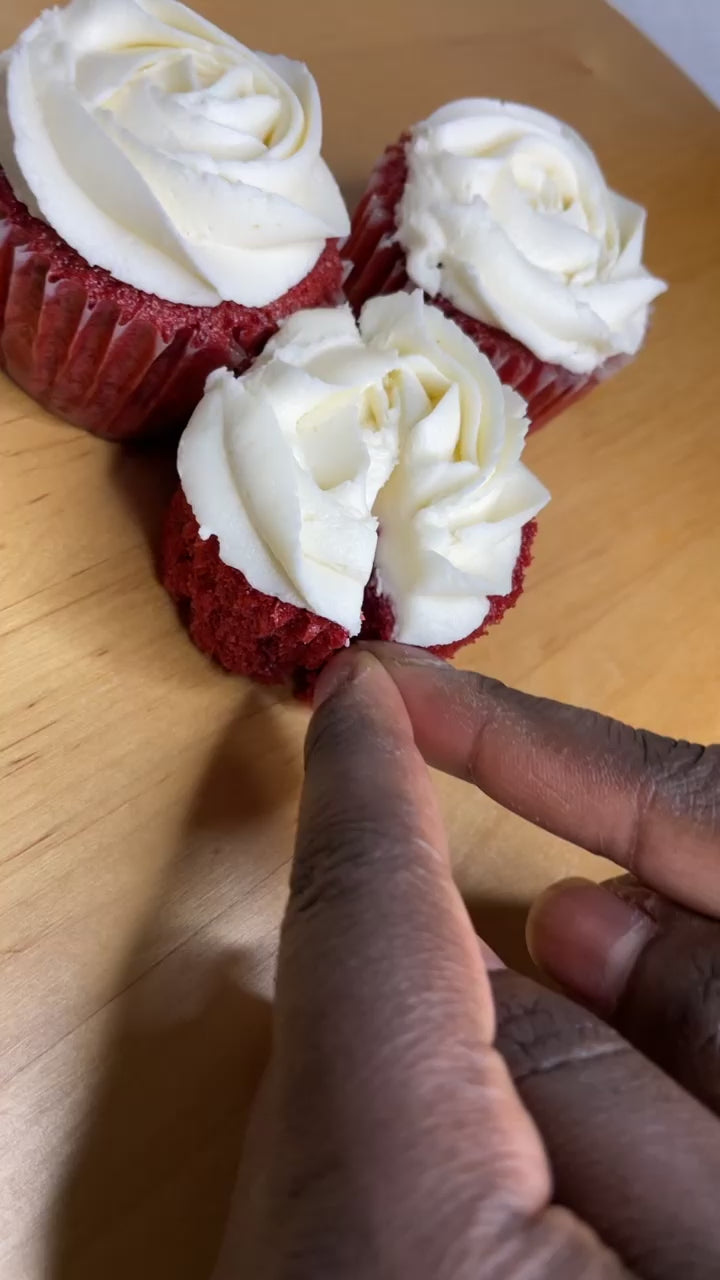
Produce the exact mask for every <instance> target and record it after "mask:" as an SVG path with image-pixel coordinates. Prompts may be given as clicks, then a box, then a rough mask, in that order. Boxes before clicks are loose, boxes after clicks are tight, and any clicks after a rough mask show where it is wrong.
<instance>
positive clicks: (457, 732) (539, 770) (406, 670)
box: [362, 644, 720, 914]
mask: <svg viewBox="0 0 720 1280" xmlns="http://www.w3.org/2000/svg"><path fill="white" fill-rule="evenodd" d="M362 647H363V649H366V650H367V651H368V652H372V653H373V654H374V655H375V656H376V657H377V658H378V660H379V661H381V662H382V663H383V665H384V666H385V668H386V670H387V671H388V673H389V674H390V675H391V676H392V678H393V680H394V681H395V683H396V685H397V687H398V689H399V690H400V692H401V694H402V697H403V701H404V704H405V706H406V708H407V712H408V715H409V716H410V719H411V721H412V724H413V729H414V732H415V741H416V743H417V745H418V747H419V749H420V751H421V752H422V754H423V756H424V758H425V759H426V760H427V761H428V763H429V764H431V765H434V766H435V767H437V768H438V769H442V770H443V771H444V772H445V773H451V774H454V775H455V776H457V777H461V778H467V779H468V780H470V781H472V782H474V783H475V784H476V785H477V786H478V787H480V788H481V789H482V790H483V791H484V792H486V793H487V795H489V796H491V797H492V798H493V799H494V800H497V801H499V803H500V804H502V805H504V806H505V808H507V809H511V810H512V811H513V812H515V813H519V814H520V815H521V816H522V817H525V818H528V819H529V820H530V821H531V822H534V823H536V825H538V826H541V827H544V828H546V829H547V830H549V831H553V832H554V833H555V834H556V835H558V836H561V837H562V838H563V839H565V840H571V841H572V842H573V843H574V844H577V845H582V847H583V848H585V849H588V850H590V852H592V853H597V854H601V855H602V856H604V857H607V858H611V859H612V860H613V861H614V862H617V863H619V864H620V866H623V867H627V869H628V870H629V871H631V872H632V873H633V874H634V875H635V876H636V877H637V878H638V879H639V880H642V881H643V882H644V883H645V884H648V885H651V886H652V887H654V888H655V889H659V890H660V891H661V892H663V893H666V894H668V895H669V896H671V897H673V898H675V899H677V900H678V901H679V902H683V903H685V904H686V905H688V906H691V907H694V908H696V909H699V910H701V911H704V912H706V913H709V912H712V913H715V914H720V747H716V746H713V747H701V746H697V745H694V744H693V743H689V742H676V741H674V740H672V739H670V738H663V737H660V736H659V735H658V734H653V733H648V732H646V731H645V730H639V729H632V728H630V726H628V725H625V724H621V723H620V722H619V721H617V720H611V719H609V718H608V717H606V716H602V715H598V714H597V713H596V712H592V711H586V710H582V709H580V708H578V707H571V706H565V705H564V704H563V703H560V702H553V701H551V700H550V699H548V698H536V697H532V696H530V695H529V694H526V693H521V692H520V691H519V690H517V689H510V688H507V687H506V686H505V685H502V684H500V683H499V681H497V680H490V679H488V678H487V677H485V676H481V675H477V674H475V673H474V672H471V671H458V670H455V669H454V668H453V667H451V666H449V664H448V663H447V662H444V661H442V660H441V659H439V658H435V657H433V656H432V654H429V653H427V652H426V651H425V650H419V649H411V648H407V647H404V646H402V645H395V644H372V645H363V646H362Z"/></svg>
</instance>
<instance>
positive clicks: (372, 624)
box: [361, 520, 537, 658]
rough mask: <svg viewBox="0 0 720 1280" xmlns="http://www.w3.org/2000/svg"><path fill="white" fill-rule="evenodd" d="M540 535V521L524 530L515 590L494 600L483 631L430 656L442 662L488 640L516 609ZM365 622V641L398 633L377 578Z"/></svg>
mask: <svg viewBox="0 0 720 1280" xmlns="http://www.w3.org/2000/svg"><path fill="white" fill-rule="evenodd" d="M536 533H537V520H530V521H528V523H527V524H526V525H525V526H524V527H523V531H522V539H521V541H520V553H519V555H518V558H517V560H516V562H515V568H514V569H513V577H512V587H511V588H510V591H509V592H508V594H507V595H506V596H490V597H489V599H490V609H489V611H488V614H487V617H486V618H485V621H484V622H483V624H482V626H481V627H478V629H477V630H476V631H473V632H472V633H471V634H470V635H469V636H465V637H464V638H463V639H462V640H455V641H453V643H452V644H443V645H432V646H430V652H431V653H435V654H437V656H438V657H439V658H452V657H453V656H454V655H455V654H456V653H457V652H458V650H459V649H462V648H463V647H464V646H465V645H466V644H472V643H473V641H474V640H479V639H480V637H481V636H484V635H485V633H486V631H487V630H488V628H489V627H492V626H494V625H495V623H496V622H500V621H501V619H502V618H503V617H504V616H505V614H506V613H507V611H508V609H512V608H514V606H515V605H516V604H517V602H518V600H519V599H520V596H521V595H522V592H523V587H524V585H525V573H526V571H527V569H528V567H529V566H530V564H531V563H532V558H533V557H532V548H533V543H534V541H535V535H536ZM363 614H364V619H365V620H364V622H363V628H362V632H361V637H362V639H363V640H392V639H393V633H394V631H395V615H394V613H393V609H392V604H391V602H390V600H388V598H387V596H383V595H379V594H378V592H377V586H376V582H375V577H374V575H373V577H372V579H371V580H370V583H369V584H368V587H367V590H366V592H365V600H364V603H363Z"/></svg>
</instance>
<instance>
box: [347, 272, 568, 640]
mask: <svg viewBox="0 0 720 1280" xmlns="http://www.w3.org/2000/svg"><path fill="white" fill-rule="evenodd" d="M360 327H361V330H362V333H363V336H364V337H365V340H366V341H367V342H368V343H370V344H371V345H373V346H376V347H379V348H380V349H384V348H388V349H390V350H392V351H394V352H396V353H397V355H396V358H397V361H398V365H399V367H401V368H402V369H403V399H404V403H405V412H404V414H403V418H402V419H401V424H400V454H399V460H398V464H397V466H396V468H395V470H394V471H393V474H392V476H391V478H390V480H389V481H388V483H387V484H386V485H385V486H384V488H383V489H382V491H381V492H380V494H379V496H378V499H377V502H376V503H375V514H376V515H377V516H378V519H379V521H380V529H381V532H380V539H379V543H378V553H377V561H376V570H377V581H378V586H379V588H380V590H381V591H382V593H383V594H385V595H387V596H388V597H389V598H390V600H391V602H392V605H393V611H394V614H395V634H394V639H396V640H399V641H402V642H404V643H407V644H416V645H422V646H426V647H429V646H433V645H445V644H452V643H454V642H455V641H456V640H461V639H464V638H465V637H466V636H468V635H471V634H472V632H473V631H475V630H477V628H478V627H480V626H481V625H482V623H483V622H484V620H485V618H486V616H487V614H488V611H489V609H490V601H489V598H488V597H489V596H491V595H501V596H502V595H507V594H508V592H509V591H510V590H511V588H512V577H513V569H514V567H515V563H516V561H517V558H518V555H519V553H520V542H521V538H522V529H523V525H525V524H527V522H528V521H529V520H532V519H533V517H534V516H536V515H537V514H538V512H539V511H540V510H541V509H542V507H544V506H545V504H546V503H547V502H548V501H549V497H550V495H549V493H548V492H547V490H546V489H545V487H544V485H542V484H541V483H540V481H539V480H538V479H537V478H536V477H535V476H534V475H533V474H532V472H531V471H529V470H528V468H527V467H526V466H525V465H524V463H523V462H521V454H522V451H523V446H524V443H525V436H526V434H527V430H528V420H527V418H526V416H525V407H526V406H525V401H524V400H523V399H522V397H521V396H519V395H518V394H517V393H516V392H515V391H512V390H511V389H510V388H509V387H505V386H503V385H502V383H501V382H500V379H499V378H498V375H497V374H496V372H495V370H494V369H493V367H492V365H491V364H490V361H489V360H488V359H487V357H486V356H484V355H482V354H481V353H480V352H479V351H478V350H477V348H476V347H475V344H474V343H473V342H472V341H471V340H470V338H468V337H467V336H466V335H465V334H464V333H463V332H462V331H461V330H460V329H459V328H458V326H457V325H456V324H455V323H454V322H453V321H452V320H449V319H447V317H446V316H444V315H443V314H442V313H441V312H440V311H438V310H437V308H435V307H432V306H427V305H424V304H423V301H422V294H421V293H420V292H417V293H416V294H414V295H407V294H402V293H400V294H391V295H389V296H387V297H385V298H375V299H373V300H372V301H370V302H368V303H366V305H365V307H364V309H363V312H362V318H361V322H360Z"/></svg>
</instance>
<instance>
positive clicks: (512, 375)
mask: <svg viewBox="0 0 720 1280" xmlns="http://www.w3.org/2000/svg"><path fill="white" fill-rule="evenodd" d="M409 138H410V135H409V134H407V133H406V134H403V136H402V138H400V140H399V142H395V143H393V144H392V146H390V147H388V149H387V151H386V152H385V154H384V156H383V157H382V159H381V160H380V162H379V164H378V165H377V167H376V169H375V172H374V173H373V175H372V177H371V179H370V185H369V186H368V189H367V191H366V192H365V195H364V196H363V198H362V200H361V201H360V204H359V205H358V207H357V210H356V211H355V215H354V217H353V220H352V229H351V231H350V235H349V237H348V239H347V240H346V241H345V244H344V245H343V247H342V253H343V256H344V257H345V258H346V259H348V260H349V262H350V263H351V269H350V272H349V274H348V277H347V280H346V281H345V293H346V296H347V298H348V300H349V301H350V303H351V305H352V307H353V310H354V311H355V313H356V314H358V313H359V312H360V309H361V308H362V306H363V303H365V302H367V300H368V299H369V298H373V297H376V296H377V295H378V294H383V293H394V292H396V291H397V290H400V289H406V288H409V287H412V285H411V282H410V281H409V279H408V275H407V271H406V259H405V251H404V249H403V247H402V245H401V244H400V243H399V241H398V240H397V239H396V233H397V218H396V209H397V206H398V203H399V201H400V198H401V196H402V194H403V191H404V189H405V183H406V181H407V172H408V169H407V160H406V154H405V153H406V147H407V143H408V141H409ZM427 301H428V302H432V303H433V305H434V306H436V307H438V308H439V309H440V310H441V311H443V312H444V313H445V315H446V316H448V317H449V319H450V320H454V321H455V323H456V324H458V325H459V326H460V328H461V329H462V330H463V332H464V333H466V334H467V335H468V337H469V338H472V340H473V342H474V343H475V345H476V347H478V349H479V350H480V351H482V352H484V354H485V355H486V356H487V357H488V359H489V360H490V362H491V364H492V365H493V367H494V369H495V370H496V372H497V373H498V375H499V376H500V378H501V379H502V381H503V382H504V383H506V384H507V385H508V386H511V387H514V389H515V390H516V391H518V392H519V393H520V395H521V396H522V397H523V399H524V400H526V401H527V405H528V417H529V418H530V423H531V425H530V430H531V431H537V429H538V427H541V426H542V425H543V424H544V423H545V422H547V421H548V420H549V419H550V418H553V417H555V415H556V414H557V413H559V412H560V411H561V410H562V409H565V408H567V407H568V405H570V404H572V403H573V402H574V401H575V400H577V399H579V397H580V396H582V395H585V394H586V392H588V391H590V389H591V388H592V387H594V386H595V385H596V384H597V383H598V382H599V381H600V380H601V379H604V378H605V377H607V376H608V375H609V374H610V373H613V372H614V371H615V370H616V369H617V368H618V367H619V366H620V365H622V364H624V363H625V358H624V357H619V358H618V357H614V358H613V359H610V360H606V362H605V364H604V365H602V366H601V368H600V369H596V370H595V371H594V372H593V373H572V372H571V371H570V370H569V369H564V368H563V367H562V365H559V364H549V363H547V362H546V361H543V360H540V359H539V358H538V357H537V356H536V355H534V354H533V352H532V351H530V350H529V348H528V347H526V346H525V345H524V343H522V342H519V341H518V340H517V339H516V338H512V337H511V336H510V334H508V333H505V332H504V331H503V330H501V329H496V328H494V327H493V326H492V325H489V324H484V323H483V322H482V321H481V320H475V319H473V317H472V316H467V315H465V314H464V312H462V311H459V310H458V309H457V307H455V306H454V305H453V303H452V302H450V301H449V300H448V299H447V298H444V297H442V296H441V295H438V296H437V297H435V298H429V297H428V298H427Z"/></svg>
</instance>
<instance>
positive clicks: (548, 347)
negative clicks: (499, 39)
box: [398, 98, 666, 373]
mask: <svg viewBox="0 0 720 1280" xmlns="http://www.w3.org/2000/svg"><path fill="white" fill-rule="evenodd" d="M407 161H408V178H407V183H406V186H405V191H404V194H403V198H402V200H401V202H400V205H399V209H398V237H399V239H400V242H401V243H402V245H403V248H404V249H405V251H406V254H407V269H408V275H409V276H410V278H411V279H412V280H413V281H414V283H415V284H417V285H420V286H421V287H422V288H423V289H424V290H425V292H426V293H428V294H430V295H431V296H435V295H436V294H442V295H443V296H444V297H446V298H448V299H450V301H451V302H453V303H454V304H455V305H456V306H457V307H459V308H460V310H462V311H464V312H465V313H466V314H467V315H470V316H473V317H474V318H475V319H477V320H481V321H483V322H485V323H486V324H490V325H494V326H496V327H497V328H500V329H504V330H505V331H506V332H507V333H509V334H511V335H512V336H513V337H515V338H518V339H519V340H520V341H521V342H523V343H525V345H526V346H527V347H529V348H530V350H531V351H533V352H534V353H535V355H536V356H538V357H539V358H540V359H541V360H547V361H550V362H552V363H555V364H561V365H563V366H564V367H565V368H567V369H570V370H571V371H573V372H575V373H589V372H592V371H593V370H594V369H596V368H597V367H598V366H599V365H600V364H602V363H603V362H604V361H605V360H606V359H608V358H609V357H610V356H614V355H619V354H628V355H630V354H633V353H634V352H636V351H637V350H638V348H639V346H640V344H641V342H642V340H643V337H644V333H645V328H646V324H647V316H648V307H649V304H650V303H651V302H652V300H653V299H654V298H656V297H657V296H658V294H660V293H662V291H663V290H664V289H665V288H666V286H665V284H664V283H663V282H662V281H661V280H657V279H655V278H654V277H653V276H651V275H650V274H649V273H648V272H647V271H646V270H645V268H644V267H643V265H642V249H643V236H644V228H645V210H644V209H642V208H641V207H640V206H639V205H637V204H633V203H632V201H630V200H626V199H624V198H623V197H622V196H619V195H617V194H616V193H615V192H614V191H611V190H610V189H609V188H608V186H607V184H606V182H605V179H604V177H603V175H602V172H601V170H600V167H599V165H598V163H597V160H596V159H595V156H594V155H593V153H592V151H591V150H590V148H589V147H588V146H587V144H586V143H585V142H584V141H583V139H582V138H581V137H580V136H579V134H577V133H575V131H574V130H573V129H571V128H569V127H568V126H567V125H565V124H562V123H561V122H560V121H559V120H556V119H555V118H554V117H553V116H550V115H547V114H545V112H542V111H536V110H534V109H533V108H531V107H524V106H520V105H518V104H515V103H511V102H499V101H495V100H494V99H490V98H469V99H464V100H462V101H459V102H452V103H449V104H448V105H447V106H445V107H442V108H440V110H439V111H436V112H435V113H434V114H433V115H431V116H429V118H428V119H427V120H425V121H424V122H423V123H422V124H420V125H418V126H417V127H416V128H415V129H414V131H413V134H412V137H411V139H410V142H409V144H408V147H407Z"/></svg>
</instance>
